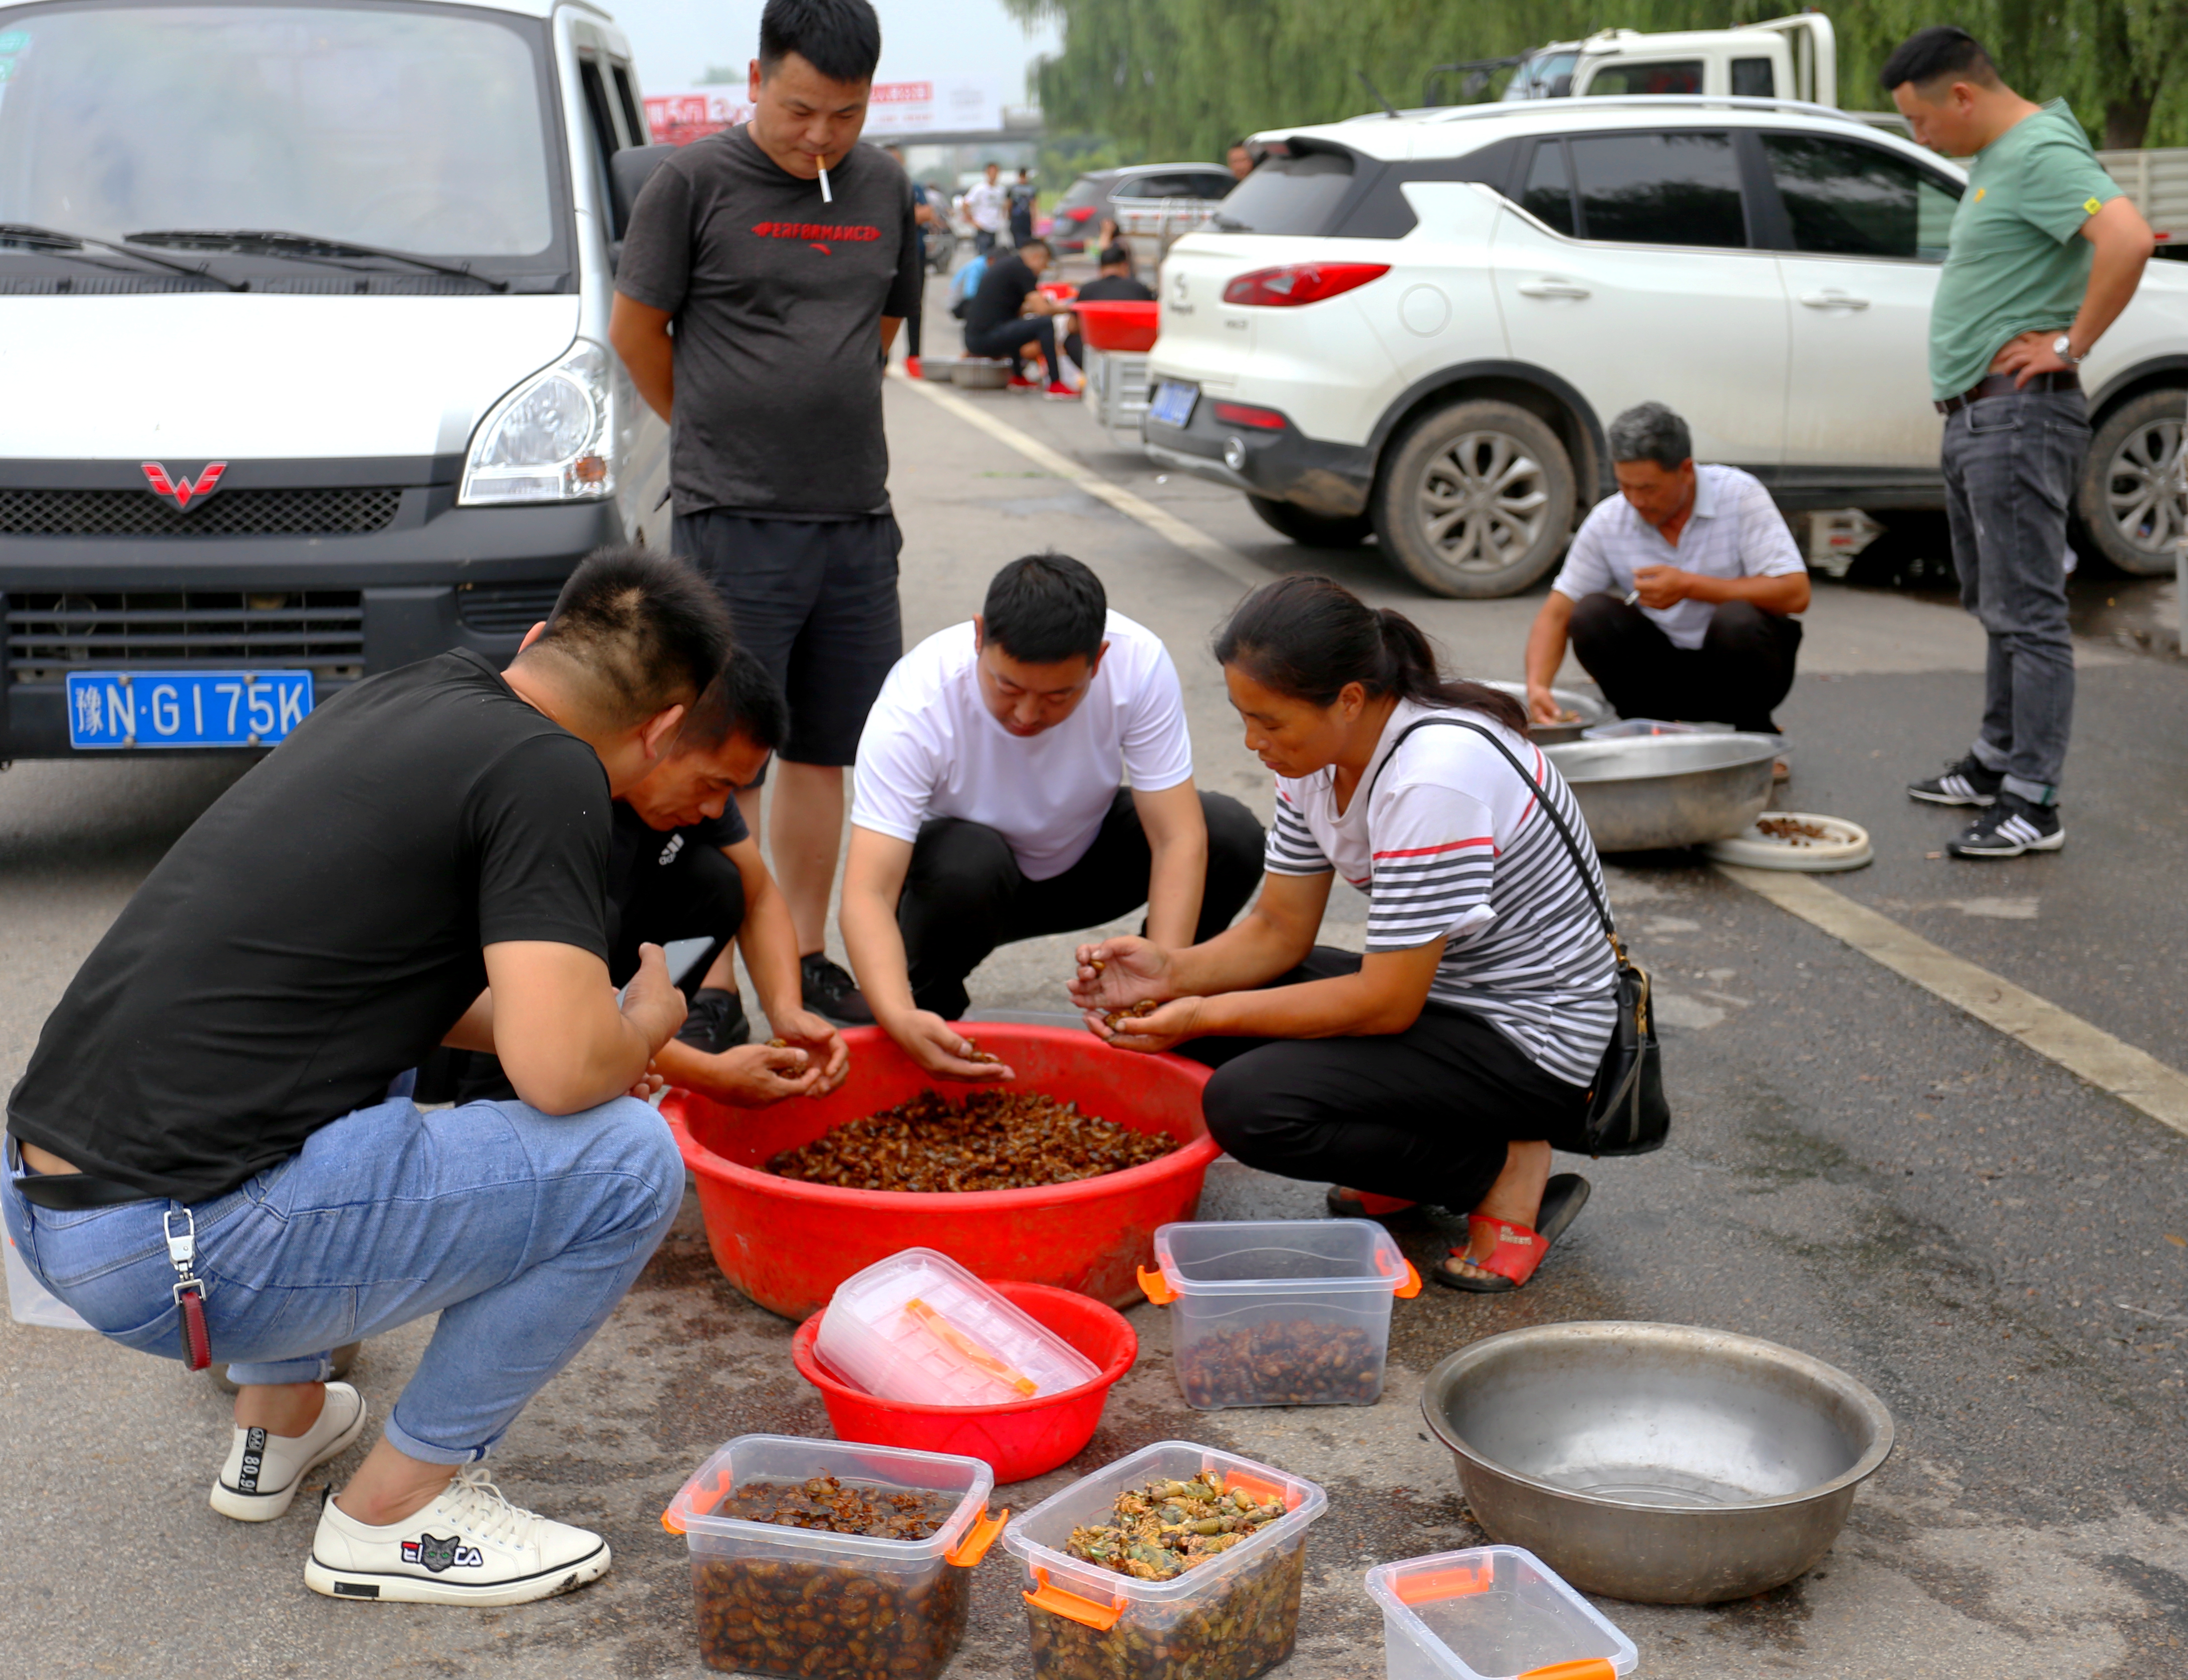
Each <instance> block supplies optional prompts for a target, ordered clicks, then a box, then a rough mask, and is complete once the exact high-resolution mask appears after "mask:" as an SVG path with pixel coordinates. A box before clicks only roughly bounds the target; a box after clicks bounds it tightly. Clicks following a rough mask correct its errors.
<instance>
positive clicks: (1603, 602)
mask: <svg viewBox="0 0 2188 1680" xmlns="http://www.w3.org/2000/svg"><path fill="white" fill-rule="evenodd" d="M1606 435H1607V437H1608V439H1609V442H1610V465H1611V471H1612V472H1613V473H1614V474H1615V475H1616V477H1617V480H1618V492H1617V493H1616V495H1610V496H1606V497H1604V499H1603V500H1601V501H1599V502H1598V503H1597V504H1596V505H1595V506H1594V508H1593V510H1591V511H1590V512H1589V514H1588V516H1587V518H1586V519H1584V520H1582V521H1581V527H1580V529H1579V530H1578V531H1577V532H1576V533H1574V534H1573V539H1572V546H1571V549H1569V550H1567V551H1566V554H1565V566H1564V567H1563V568H1562V569H1561V570H1560V571H1559V573H1558V576H1557V581H1556V582H1555V583H1553V584H1552V585H1551V586H1550V593H1549V594H1548V596H1546V597H1545V598H1544V600H1543V601H1542V610H1541V611H1540V612H1537V614H1536V615H1535V624H1534V628H1533V629H1531V630H1530V631H1529V632H1528V634H1527V656H1526V672H1527V706H1528V710H1529V712H1530V713H1531V716H1532V717H1533V719H1534V720H1535V721H1536V722H1537V723H1544V724H1548V723H1559V722H1562V721H1565V714H1564V713H1562V712H1561V710H1560V708H1559V706H1558V702H1557V701H1556V700H1555V699H1554V697H1553V696H1552V695H1551V692H1550V684H1551V683H1552V681H1553V680H1554V679H1555V678H1556V676H1557V673H1558V667H1559V664H1560V663H1561V662H1563V661H1564V659H1565V646H1566V642H1567V640H1568V639H1570V640H1571V646H1572V651H1573V654H1574V656H1575V657H1576V658H1578V659H1579V661H1580V662H1581V666H1582V668H1583V669H1585V670H1586V671H1587V674H1588V675H1590V676H1591V677H1593V678H1594V679H1595V681H1596V685H1597V686H1598V687H1599V688H1600V689H1601V690H1602V691H1603V697H1604V699H1605V700H1608V701H1609V702H1610V705H1611V709H1612V710H1614V711H1616V713H1618V715H1619V716H1620V717H1621V718H1658V719H1685V720H1687V721H1689V722H1694V723H1721V724H1731V725H1732V726H1733V727H1734V729H1741V730H1756V731H1757V732H1759V733H1762V734H1768V735H1775V734H1776V733H1777V732H1778V724H1777V722H1776V720H1775V719H1773V718H1772V716H1771V715H1770V713H1771V711H1772V708H1774V707H1775V706H1776V705H1777V704H1778V702H1779V701H1781V700H1783V699H1784V698H1785V696H1786V693H1787V692H1788V691H1790V689H1791V688H1792V686H1793V658H1794V655H1795V654H1796V652H1797V651H1799V648H1800V646H1801V625H1800V621H1799V617H1798V615H1799V614H1801V613H1802V612H1806V611H1807V607H1808V568H1807V566H1806V565H1805V564H1804V563H1803V562H1802V559H1801V550H1799V549H1798V548H1797V547H1796V546H1795V545H1794V542H1793V533H1791V532H1790V531H1788V530H1787V529H1786V528H1785V516H1784V515H1782V514H1780V513H1779V511H1778V509H1777V507H1776V505H1774V504H1773V503H1772V501H1771V499H1770V493H1769V492H1768V490H1765V489H1764V488H1762V482H1761V481H1760V480H1758V479H1757V478H1756V476H1754V475H1753V474H1752V473H1747V472H1742V471H1740V469H1739V468H1738V467H1736V466H1719V465H1715V464H1714V463H1701V464H1697V463H1696V462H1695V459H1694V453H1695V446H1694V441H1693V437H1692V434H1691V433H1690V432H1689V431H1688V428H1687V423H1686V422H1685V421H1684V420H1681V419H1680V418H1679V417H1678V415H1677V414H1673V413H1672V411H1671V410H1670V409H1667V408H1666V407H1665V406H1664V405H1663V404H1662V403H1640V404H1638V406H1636V407H1634V408H1631V409H1627V411H1626V412H1625V413H1624V414H1621V415H1619V416H1618V418H1617V419H1616V420H1613V421H1611V423H1610V426H1609V427H1608V428H1607V432H1606Z"/></svg>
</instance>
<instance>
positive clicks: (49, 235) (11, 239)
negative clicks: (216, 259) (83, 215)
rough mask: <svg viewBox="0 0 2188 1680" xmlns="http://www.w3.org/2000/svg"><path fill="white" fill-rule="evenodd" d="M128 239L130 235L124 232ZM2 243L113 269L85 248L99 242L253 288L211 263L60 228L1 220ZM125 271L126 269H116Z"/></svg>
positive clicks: (213, 280)
mask: <svg viewBox="0 0 2188 1680" xmlns="http://www.w3.org/2000/svg"><path fill="white" fill-rule="evenodd" d="M124 237H125V238H126V237H127V235H124ZM0 245H25V246H28V247H29V248H30V249H31V250H33V251H48V252H50V253H51V254H52V255H54V256H55V257H78V258H81V259H82V261H84V262H91V263H94V264H96V265H97V266H98V267H99V268H114V265H113V264H112V263H110V262H99V259H98V258H97V257H93V255H92V254H91V252H90V251H88V250H87V249H86V247H87V246H91V245H96V246H98V247H99V250H101V251H119V252H120V253H121V255H122V256H124V257H132V258H133V259H135V260H136V261H137V262H149V263H150V264H151V265H152V266H153V267H154V268H167V269H172V271H173V272H174V273H178V274H187V275H189V277H190V278H191V279H194V280H205V281H207V282H209V283H210V284H211V285H217V286H223V287H225V288H226V289H227V290H229V291H246V290H249V289H250V288H249V287H248V286H247V285H245V283H244V282H243V281H241V280H229V279H223V278H222V277H221V276H219V275H218V274H216V273H213V272H212V269H211V266H210V265H209V264H206V263H203V262H200V263H199V264H198V265H197V266H196V267H195V268H192V267H191V266H190V265H189V263H187V262H173V261H172V260H170V259H169V258H167V257H155V256H154V255H153V254H152V253H151V252H150V251H135V250H132V249H131V248H130V247H129V246H128V245H117V244H116V242H115V241H114V240H99V239H93V237H92V236H91V235H90V234H65V233H63V232H61V231H60V230H59V228H34V227H32V226H31V224H30V223H26V222H0ZM114 272H115V273H127V272H128V271H127V269H114Z"/></svg>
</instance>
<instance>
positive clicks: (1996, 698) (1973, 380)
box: [1877, 25, 2153, 858]
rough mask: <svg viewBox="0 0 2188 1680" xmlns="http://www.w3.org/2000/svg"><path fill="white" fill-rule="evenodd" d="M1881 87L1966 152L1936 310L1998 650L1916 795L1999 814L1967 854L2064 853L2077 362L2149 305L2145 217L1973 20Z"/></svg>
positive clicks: (1968, 575)
mask: <svg viewBox="0 0 2188 1680" xmlns="http://www.w3.org/2000/svg"><path fill="white" fill-rule="evenodd" d="M1877 79H1878V80H1879V81H1880V82H1881V83H1882V84H1883V85H1884V86H1885V87H1886V88H1887V89H1889V90H1890V92H1891V94H1892V103H1893V104H1896V105H1897V106H1898V108H1899V112H1900V115H1901V116H1904V117H1905V118H1906V119H1907V121H1908V122H1909V125H1910V126H1911V127H1913V129H1914V131H1915V139H1916V140H1918V141H1919V142H1920V143H1921V144H1923V145H1926V146H1928V147H1930V148H1931V149H1932V150H1935V151H1938V152H1943V154H1945V155H1947V156H1948V157H1960V158H1966V159H1969V160H1970V163H1969V166H1968V190H1967V192H1966V194H1965V195H1964V196H1963V197H1962V198H1961V200H1960V209H1959V210H1958V211H1955V212H1954V217H1953V227H1952V233H1951V235H1950V247H1949V250H1948V253H1947V255H1946V257H1945V268H1944V272H1943V274H1941V275H1940V276H1939V277H1938V280H1937V296H1936V299H1935V301H1934V302H1932V303H1931V310H1930V384H1931V392H1932V394H1933V395H1934V396H1935V397H1937V409H1938V412H1939V413H1941V414H1943V415H1944V416H1945V417H1946V418H1945V442H1944V470H1945V511H1946V516H1947V517H1948V520H1949V521H1951V527H1952V535H1953V564H1954V567H1956V568H1957V569H1958V571H1959V572H1960V600H1961V603H1962V604H1963V605H1964V606H1966V608H1967V609H1968V611H1969V612H1972V613H1974V614H1975V615H1976V616H1977V617H1978V618H1980V619H1981V620H1982V627H1983V630H1984V632H1985V634H1988V636H1989V638H1990V659H1989V663H1988V674H1987V675H1986V678H1985V682H1984V694H1983V715H1982V726H1981V728H1980V729H1979V730H1978V731H1977V736H1976V740H1975V745H1974V746H1973V747H1971V748H1970V749H1969V751H1968V753H1967V755H1966V756H1965V757H1964V758H1961V759H1960V761H1959V762H1958V763H1956V764H1952V765H1950V766H1948V768H1947V769H1946V770H1945V772H1944V773H1943V775H1937V776H1932V777H1931V778H1930V779H1929V780H1928V781H1918V782H1915V783H1913V784H1912V785H1911V786H1909V788H1908V790H1907V791H1908V792H1909V793H1910V794H1911V795H1913V796H1914V797H1915V798H1917V799H1922V800H1926V801H1928V802H1929V803H1931V804H1933V805H1973V806H1981V807H1985V808H1987V809H1984V811H1983V814H1982V815H1981V816H1978V817H1977V818H1976V819H1975V820H1974V821H1973V822H1972V823H1971V824H1970V826H1968V827H1967V828H1966V829H1965V830H1964V831H1962V832H1960V834H1958V835H1956V836H1954V837H1953V838H1952V839H1951V840H1949V841H1948V842H1946V845H1945V849H1946V850H1947V851H1948V852H1950V853H1951V854H1953V855H1954V857H1956V858H2013V857H2019V856H2020V855H2021V854H2022V853H2023V852H2055V851H2057V850H2058V849H2059V848H2060V847H2061V846H2062V845H2063V844H2065V843H2066V838H2067V831H2066V827H2065V826H2064V824H2063V823H2062V822H2061V820H2060V816H2059V781H2060V777H2061V772H2062V770H2064V768H2065V765H2066V759H2067V736H2068V735H2069V733H2070V730H2071V729H2072V721H2073V710H2074V647H2073V642H2072V640H2071V638H2070V636H2069V634H2068V632H2067V577H2066V567H2065V565H2064V563H2063V561H2062V556H2063V555H2065V553H2066V551H2067V509H2068V507H2069V506H2071V505H2072V502H2073V497H2074V488H2075V485H2076V482H2077V481H2078V479H2079V478H2080V476H2081V473H2082V464H2083V461H2084V458H2085V457H2086V456H2087V455H2088V454H2089V417H2088V409H2087V405H2086V404H2085V403H2084V399H2083V395H2082V388H2081V380H2080V377H2079V375H2077V373H2076V372H2075V368H2076V366H2077V364H2079V363H2080V362H2081V361H2082V359H2083V358H2084V357H2086V356H2087V355H2088V354H2089V349H2090V347H2091V346H2093V345H2094V344H2095V343H2096V341H2097V340H2098V339H2099V338H2101V336H2103V335H2104V332H2105V330H2106V328H2107V327H2109V326H2111V325H2112V322H2113V321H2114V320H2115V319H2118V315H2119V313H2120V311H2121V310H2123V309H2124V308H2125V307H2127V304H2128V300H2129V299H2130V298H2131V297H2133V296H2134V290H2135V287H2136V285H2138V284H2140V280H2141V279H2142V270H2143V265H2144V264H2145V263H2146V262H2148V261H2149V259H2150V253H2151V250H2152V248H2153V245H2152V241H2151V233H2150V226H2149V224H2148V223H2146V222H2145V221H2144V220H2143V219H2142V217H2141V215H2140V213H2139V212H2138V211H2136V209H2135V207H2134V205H2133V204H2131V203H2130V202H2129V200H2127V199H2126V198H2125V197H2123V195H2122V194H2121V193H2120V189H2118V186H2116V185H2115V184H2114V183H2113V181H2112V177H2111V176H2110V175H2108V174H2106V172H2105V169H2104V166H2103V165H2101V163H2099V162H2098V161H2097V160H2096V155H2095V153H2094V152H2092V151H2091V150H2090V149H2089V137H2088V136H2087V135H2085V134H2084V132H2082V126H2081V124H2080V123H2078V121H2075V119H2074V114H2073V113H2072V111H2070V110H2067V102H2066V101H2065V100H2063V99H2053V100H2051V101H2050V103H2049V104H2042V105H2039V104H2034V103H2033V102H2032V101H2030V100H2027V99H2022V97H2021V95H2020V94H2018V93H2015V92H2014V91H2013V90H2012V89H2011V88H2010V87H2007V86H2006V85H2005V82H2003V81H2001V80H2000V79H1999V74H1998V70H1997V69H1996V67H1995V66H1994V65H1993V64H1992V63H1991V59H1990V55H1989V54H1988V53H1986V52H1984V51H1983V49H1982V46H1981V45H1980V44H1979V43H1978V42H1977V41H1976V39H1975V37H1972V36H1971V35H1970V34H1969V33H1968V32H1967V31H1965V30H1962V29H1954V28H1951V27H1949V26H1946V25H1939V26H1937V27H1936V28H1932V29H1925V30H1921V31H1918V32H1917V33H1915V34H1914V35H1911V36H1909V37H1908V38H1907V40H1906V41H1905V42H1903V43H1902V45H1901V46H1900V48H1899V50H1898V51H1897V52H1896V53H1894V54H1892V56H1891V58H1890V59H1886V62H1885V65H1884V70H1883V74H1882V75H1881V76H1879V77H1878V78H1877ZM2077 235H2078V236H2079V237H2078V238H2077Z"/></svg>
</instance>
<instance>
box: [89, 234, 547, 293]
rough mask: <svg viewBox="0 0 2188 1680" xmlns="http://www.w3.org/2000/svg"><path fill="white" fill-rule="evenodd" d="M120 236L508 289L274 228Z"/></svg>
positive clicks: (410, 259) (378, 250)
mask: <svg viewBox="0 0 2188 1680" xmlns="http://www.w3.org/2000/svg"><path fill="white" fill-rule="evenodd" d="M122 237H123V238H124V239H127V240H134V241H135V242H136V243H137V244H139V245H172V246H176V247H178V248H179V249H182V250H186V251H245V252H248V253H250V254H251V255H252V256H254V257H294V258H296V260H297V261H298V262H323V263H324V264H326V265H327V266H328V267H329V268H347V269H349V270H351V271H352V273H364V274H370V273H379V272H381V271H380V270H377V269H373V268H365V267H364V266H363V265H362V264H359V263H356V262H342V261H341V258H343V257H375V258H377V259H379V260H380V261H381V262H407V263H409V265H410V266H411V267H412V268H422V269H424V270H426V272H427V273H434V274H448V275H452V276H454V278H455V279H460V280H473V281H476V282H477V284H478V285H482V286H484V287H486V288H487V289H488V290H489V291H507V290H509V282H508V281H507V280H497V279H489V278H488V277H487V276H486V275H484V274H475V273H472V272H471V264H469V263H468V262H435V261H434V260H433V259H432V258H431V257H420V256H419V255H417V254H416V253H415V252H414V251H391V250H389V249H388V248H387V247H386V246H385V245H358V243H356V242H355V241H354V240H330V239H323V238H321V237H319V235H317V234H287V233H283V232H281V231H280V230H279V228H163V229H155V230H154V231H151V232H149V233H143V234H123V235H122Z"/></svg>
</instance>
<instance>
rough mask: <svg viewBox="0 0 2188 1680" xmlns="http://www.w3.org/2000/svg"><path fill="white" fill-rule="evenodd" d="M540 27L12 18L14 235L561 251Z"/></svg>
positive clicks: (371, 16)
mask: <svg viewBox="0 0 2188 1680" xmlns="http://www.w3.org/2000/svg"><path fill="white" fill-rule="evenodd" d="M529 22H530V20H524V19H514V18H513V19H510V20H508V21H507V22H503V21H500V20H496V19H494V18H493V16H491V14H485V13H480V12H454V11H444V10H438V9H426V8H400V7H396V6H388V7H386V8H379V7H368V6H352V7H343V6H281V5H233V6H222V5H209V6H179V5H178V6H127V5H120V6H85V7H83V8H81V9H70V8H65V7H39V8H35V9H23V10H16V11H8V10H0V223H30V224H32V225H34V226H37V227H42V228H54V229H56V230H59V231H63V232H66V233H69V234H82V235H87V236H90V237H93V238H98V239H106V240H114V239H119V238H121V237H122V236H123V235H124V234H132V233H144V232H149V231H153V230H155V229H157V230H169V229H193V230H195V229H251V230H279V231H281V232H284V233H292V234H308V235H311V236H313V237H314V238H317V239H322V240H346V241H352V242H355V243H358V244H364V245H384V246H389V247H392V248H394V249H397V250H399V251H414V252H418V253H420V254H422V255H426V256H431V257H521V256H531V255H534V254H537V253H539V252H542V251H546V250H547V249H548V247H549V246H550V245H552V244H553V243H554V240H555V217H554V214H553V203H554V189H553V185H552V183H553V179H554V177H553V176H552V174H551V173H550V169H549V166H548V159H549V156H550V153H549V150H548V127H547V123H546V121H545V118H544V104H543V100H542V94H541V90H542V86H543V82H544V79H545V78H544V75H543V71H542V68H541V64H540V58H539V54H540V50H541V43H540V42H539V41H537V40H535V38H534V37H533V34H529V33H527V32H524V30H525V25H527V24H528V23H529ZM534 27H535V28H536V25H535V26H534Z"/></svg>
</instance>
